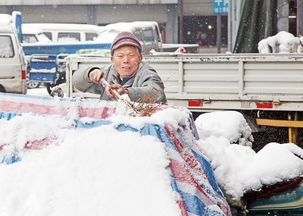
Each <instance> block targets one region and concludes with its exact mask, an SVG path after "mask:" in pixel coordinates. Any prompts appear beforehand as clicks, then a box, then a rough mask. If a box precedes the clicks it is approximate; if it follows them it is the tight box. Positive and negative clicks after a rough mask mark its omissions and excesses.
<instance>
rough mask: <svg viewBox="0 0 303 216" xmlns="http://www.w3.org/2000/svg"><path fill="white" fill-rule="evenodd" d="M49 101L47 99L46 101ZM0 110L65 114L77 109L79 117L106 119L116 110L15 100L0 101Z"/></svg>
mask: <svg viewBox="0 0 303 216" xmlns="http://www.w3.org/2000/svg"><path fill="white" fill-rule="evenodd" d="M45 102H46V103H47V101H45ZM0 110H1V111H2V112H13V113H35V114H44V115H45V114H48V115H63V116H66V115H67V114H68V113H70V112H73V110H75V111H76V114H77V115H78V116H77V117H81V118H82V117H89V118H96V119H104V118H108V117H110V116H111V115H112V114H114V113H115V112H116V108H115V107H105V106H104V107H97V108H95V107H94V108H85V107H81V106H79V105H77V106H76V107H74V106H72V104H71V106H52V105H43V104H36V103H18V102H14V101H0Z"/></svg>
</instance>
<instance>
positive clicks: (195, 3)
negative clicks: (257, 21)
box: [0, 0, 227, 46]
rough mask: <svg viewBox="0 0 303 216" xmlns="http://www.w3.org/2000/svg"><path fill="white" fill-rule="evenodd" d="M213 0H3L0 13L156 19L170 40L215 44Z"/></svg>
mask: <svg viewBox="0 0 303 216" xmlns="http://www.w3.org/2000/svg"><path fill="white" fill-rule="evenodd" d="M212 4H213V1H212V0H90V1H81V0H49V1H46V0H31V1H24V0H2V1H1V2H0V13H11V12H12V11H14V10H16V11H20V12H21V13H22V15H23V22H25V23H31V22H42V23H43V22H55V23H56V22H58V23H87V24H96V25H105V24H108V23H115V22H123V21H157V22H158V23H159V25H160V28H161V32H162V36H163V38H164V41H165V42H168V43H199V44H200V45H201V46H214V45H215V44H216V32H217V27H216V21H217V19H216V16H215V15H214V14H213V8H212ZM221 32H222V45H223V46H224V45H225V44H226V43H227V16H222V31H221Z"/></svg>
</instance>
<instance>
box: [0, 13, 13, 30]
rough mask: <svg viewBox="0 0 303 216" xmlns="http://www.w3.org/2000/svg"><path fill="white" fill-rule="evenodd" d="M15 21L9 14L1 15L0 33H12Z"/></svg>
mask: <svg viewBox="0 0 303 216" xmlns="http://www.w3.org/2000/svg"><path fill="white" fill-rule="evenodd" d="M12 31H13V21H12V16H11V15H8V14H0V32H12Z"/></svg>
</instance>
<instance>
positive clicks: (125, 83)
mask: <svg viewBox="0 0 303 216" xmlns="http://www.w3.org/2000/svg"><path fill="white" fill-rule="evenodd" d="M141 52H142V46H141V44H140V42H139V40H138V39H137V38H136V37H135V36H134V35H133V34H132V33H130V32H121V33H120V34H118V35H117V37H116V38H115V40H114V41H113V43H112V46H111V62H112V64H110V65H108V66H105V67H102V68H98V67H91V68H86V69H79V70H78V71H76V72H75V73H74V75H73V84H74V86H75V87H76V88H77V89H78V90H80V91H84V92H85V91H87V92H91V93H97V94H100V95H101V96H100V99H102V100H112V99H115V95H114V94H113V92H112V90H116V91H117V92H118V93H119V94H120V95H122V94H128V96H129V98H130V100H131V101H134V102H141V103H166V96H165V94H164V85H163V82H162V81H161V79H160V77H159V76H158V74H157V72H156V71H155V70H154V69H153V68H151V67H150V66H148V65H147V64H146V63H144V62H142V58H143V57H142V54H141ZM101 79H105V80H106V81H107V82H108V83H109V84H110V85H109V86H105V87H104V86H103V85H102V84H101Z"/></svg>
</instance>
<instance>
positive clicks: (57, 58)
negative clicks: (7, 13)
mask: <svg viewBox="0 0 303 216" xmlns="http://www.w3.org/2000/svg"><path fill="white" fill-rule="evenodd" d="M14 19H15V20H14V23H15V25H16V30H17V33H18V39H19V40H20V42H21V44H22V48H23V51H24V54H25V56H26V59H27V63H28V67H27V72H28V77H27V79H28V81H32V82H36V83H43V84H45V85H46V87H47V91H48V93H49V94H50V93H51V88H52V87H54V86H56V85H59V84H61V83H64V82H65V81H66V79H65V64H64V63H62V62H63V61H62V60H63V59H64V58H65V57H66V56H67V55H69V54H76V53H92V52H96V51H101V50H102V51H108V50H109V49H110V46H111V44H110V43H97V42H76V43H46V44H41V43H36V44H30V43H22V42H23V37H22V15H21V13H20V12H19V13H17V16H14Z"/></svg>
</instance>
